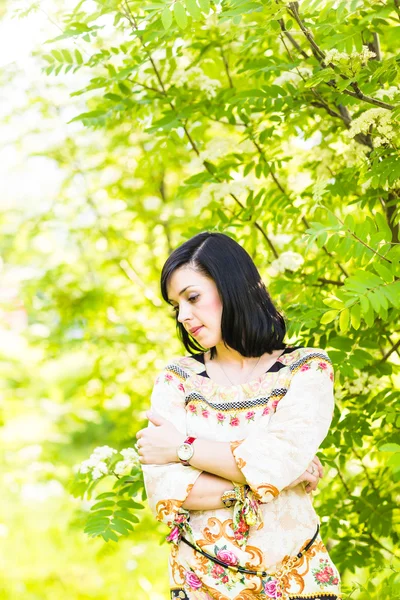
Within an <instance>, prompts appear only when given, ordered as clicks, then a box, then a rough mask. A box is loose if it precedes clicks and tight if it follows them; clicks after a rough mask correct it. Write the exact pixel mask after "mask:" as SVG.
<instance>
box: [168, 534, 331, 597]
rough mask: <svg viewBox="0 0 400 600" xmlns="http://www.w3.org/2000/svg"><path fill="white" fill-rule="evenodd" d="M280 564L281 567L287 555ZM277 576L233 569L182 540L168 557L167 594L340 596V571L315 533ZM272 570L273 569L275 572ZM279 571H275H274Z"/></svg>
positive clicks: (201, 595) (207, 595)
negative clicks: (311, 541)
mask: <svg viewBox="0 0 400 600" xmlns="http://www.w3.org/2000/svg"><path fill="white" fill-rule="evenodd" d="M287 558H289V557H285V559H284V560H283V561H282V563H281V565H280V567H284V565H285V562H286V559H287ZM282 571H283V572H284V571H285V569H284V568H283V569H281V575H280V576H278V575H277V576H274V574H271V575H267V576H266V577H260V576H257V575H248V574H243V573H240V572H234V571H232V570H231V569H228V568H224V567H222V566H221V565H219V564H218V563H215V562H214V561H211V560H210V559H207V558H206V557H204V556H202V555H201V554H200V553H198V552H196V551H195V550H193V549H191V548H189V547H188V546H186V545H184V544H183V543H180V544H179V547H173V548H172V551H171V555H170V560H169V575H170V590H171V591H170V598H171V600H172V599H174V600H175V599H176V598H179V599H181V600H269V599H271V598H274V599H280V600H306V599H313V600H318V599H319V600H342V596H341V589H340V583H341V582H340V574H339V572H338V570H337V568H336V566H335V565H334V563H333V562H332V560H331V558H330V556H329V554H328V551H327V549H326V546H325V544H324V542H323V541H322V539H321V535H320V534H318V536H317V537H316V539H315V541H314V543H313V544H312V546H311V547H310V548H309V549H308V550H307V551H306V552H304V554H303V556H302V557H301V558H297V559H296V562H295V563H294V565H293V567H292V568H291V569H290V570H289V571H288V572H286V573H284V574H283V575H282ZM274 573H275V572H274ZM276 573H277V574H278V571H276Z"/></svg>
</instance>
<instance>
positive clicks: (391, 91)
mask: <svg viewBox="0 0 400 600" xmlns="http://www.w3.org/2000/svg"><path fill="white" fill-rule="evenodd" d="M399 93H400V89H399V88H398V87H397V86H396V85H391V86H390V87H388V88H387V90H385V89H382V90H377V91H376V92H375V98H379V100H382V99H383V98H384V97H385V96H387V97H388V98H389V99H390V100H393V98H394V97H395V96H397V94H399Z"/></svg>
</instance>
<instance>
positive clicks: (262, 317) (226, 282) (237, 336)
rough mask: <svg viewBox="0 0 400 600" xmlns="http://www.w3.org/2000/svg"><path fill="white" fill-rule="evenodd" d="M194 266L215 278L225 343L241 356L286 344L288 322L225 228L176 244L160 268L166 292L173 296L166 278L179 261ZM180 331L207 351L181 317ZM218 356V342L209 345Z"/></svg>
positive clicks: (193, 349) (192, 349)
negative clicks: (286, 322)
mask: <svg viewBox="0 0 400 600" xmlns="http://www.w3.org/2000/svg"><path fill="white" fill-rule="evenodd" d="M183 266H186V267H190V268H191V269H193V270H195V271H197V272H198V273H201V274H202V275H204V276H206V277H209V278H211V279H213V281H214V282H215V284H216V286H217V289H218V292H219V295H220V298H221V302H222V317H221V333H222V339H223V341H224V343H225V346H226V345H228V346H230V347H231V348H234V349H235V350H236V351H237V352H239V353H240V354H241V355H242V356H247V357H256V356H261V355H262V354H264V353H265V352H268V353H271V352H272V351H273V350H278V349H284V348H286V345H287V344H285V343H283V341H282V340H283V339H284V337H285V335H286V325H285V321H284V318H283V316H282V315H281V314H280V313H279V312H278V310H277V309H276V308H275V306H274V304H273V302H272V300H271V297H270V295H269V293H268V291H267V289H266V287H265V285H264V283H263V281H262V279H261V276H260V274H259V272H258V270H257V267H256V266H255V264H254V262H253V260H252V258H251V256H250V255H249V254H248V253H247V252H246V250H245V249H244V248H242V246H241V245H240V244H238V243H237V242H235V240H233V239H232V238H230V237H229V236H228V235H225V234H224V233H217V232H209V231H204V232H202V233H198V234H197V235H195V236H193V237H192V238H190V239H189V240H187V241H186V242H184V243H183V244H182V245H181V246H179V247H178V248H176V249H175V250H174V251H173V252H172V254H170V256H169V257H168V259H167V261H166V262H165V264H164V266H163V268H162V271H161V295H162V297H163V298H164V300H165V301H166V302H167V303H168V304H170V302H169V300H168V293H167V284H168V281H169V279H170V277H171V275H172V273H173V272H174V271H175V270H176V269H178V268H179V267H183ZM176 323H177V332H178V337H179V339H180V340H181V341H182V343H183V345H184V346H185V348H186V350H187V351H188V352H189V353H190V354H192V355H193V354H196V353H197V352H199V351H204V348H203V347H202V346H200V345H199V344H198V342H196V340H194V338H192V337H191V336H190V335H189V333H188V332H187V330H186V329H185V327H184V326H183V324H182V323H179V321H178V319H177V317H176ZM210 350H211V351H210V356H211V359H213V358H214V357H215V355H216V348H215V346H213V347H212V348H211V349H210Z"/></svg>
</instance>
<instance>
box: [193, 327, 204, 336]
mask: <svg viewBox="0 0 400 600" xmlns="http://www.w3.org/2000/svg"><path fill="white" fill-rule="evenodd" d="M201 329H203V325H201V326H200V327H197V329H195V330H194V331H192V333H191V335H197V334H198V333H199V331H200V330H201Z"/></svg>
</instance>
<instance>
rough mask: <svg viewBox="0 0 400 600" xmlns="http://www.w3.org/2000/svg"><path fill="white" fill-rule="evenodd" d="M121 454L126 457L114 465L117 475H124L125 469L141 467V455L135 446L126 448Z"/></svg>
mask: <svg viewBox="0 0 400 600" xmlns="http://www.w3.org/2000/svg"><path fill="white" fill-rule="evenodd" d="M120 454H122V456H123V457H124V460H120V461H119V462H117V464H116V465H115V466H114V472H115V473H116V474H117V475H122V473H124V471H125V470H127V469H129V470H130V469H132V468H133V467H139V466H140V461H139V455H138V453H137V452H136V450H135V449H134V448H124V449H123V450H121V452H120Z"/></svg>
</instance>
